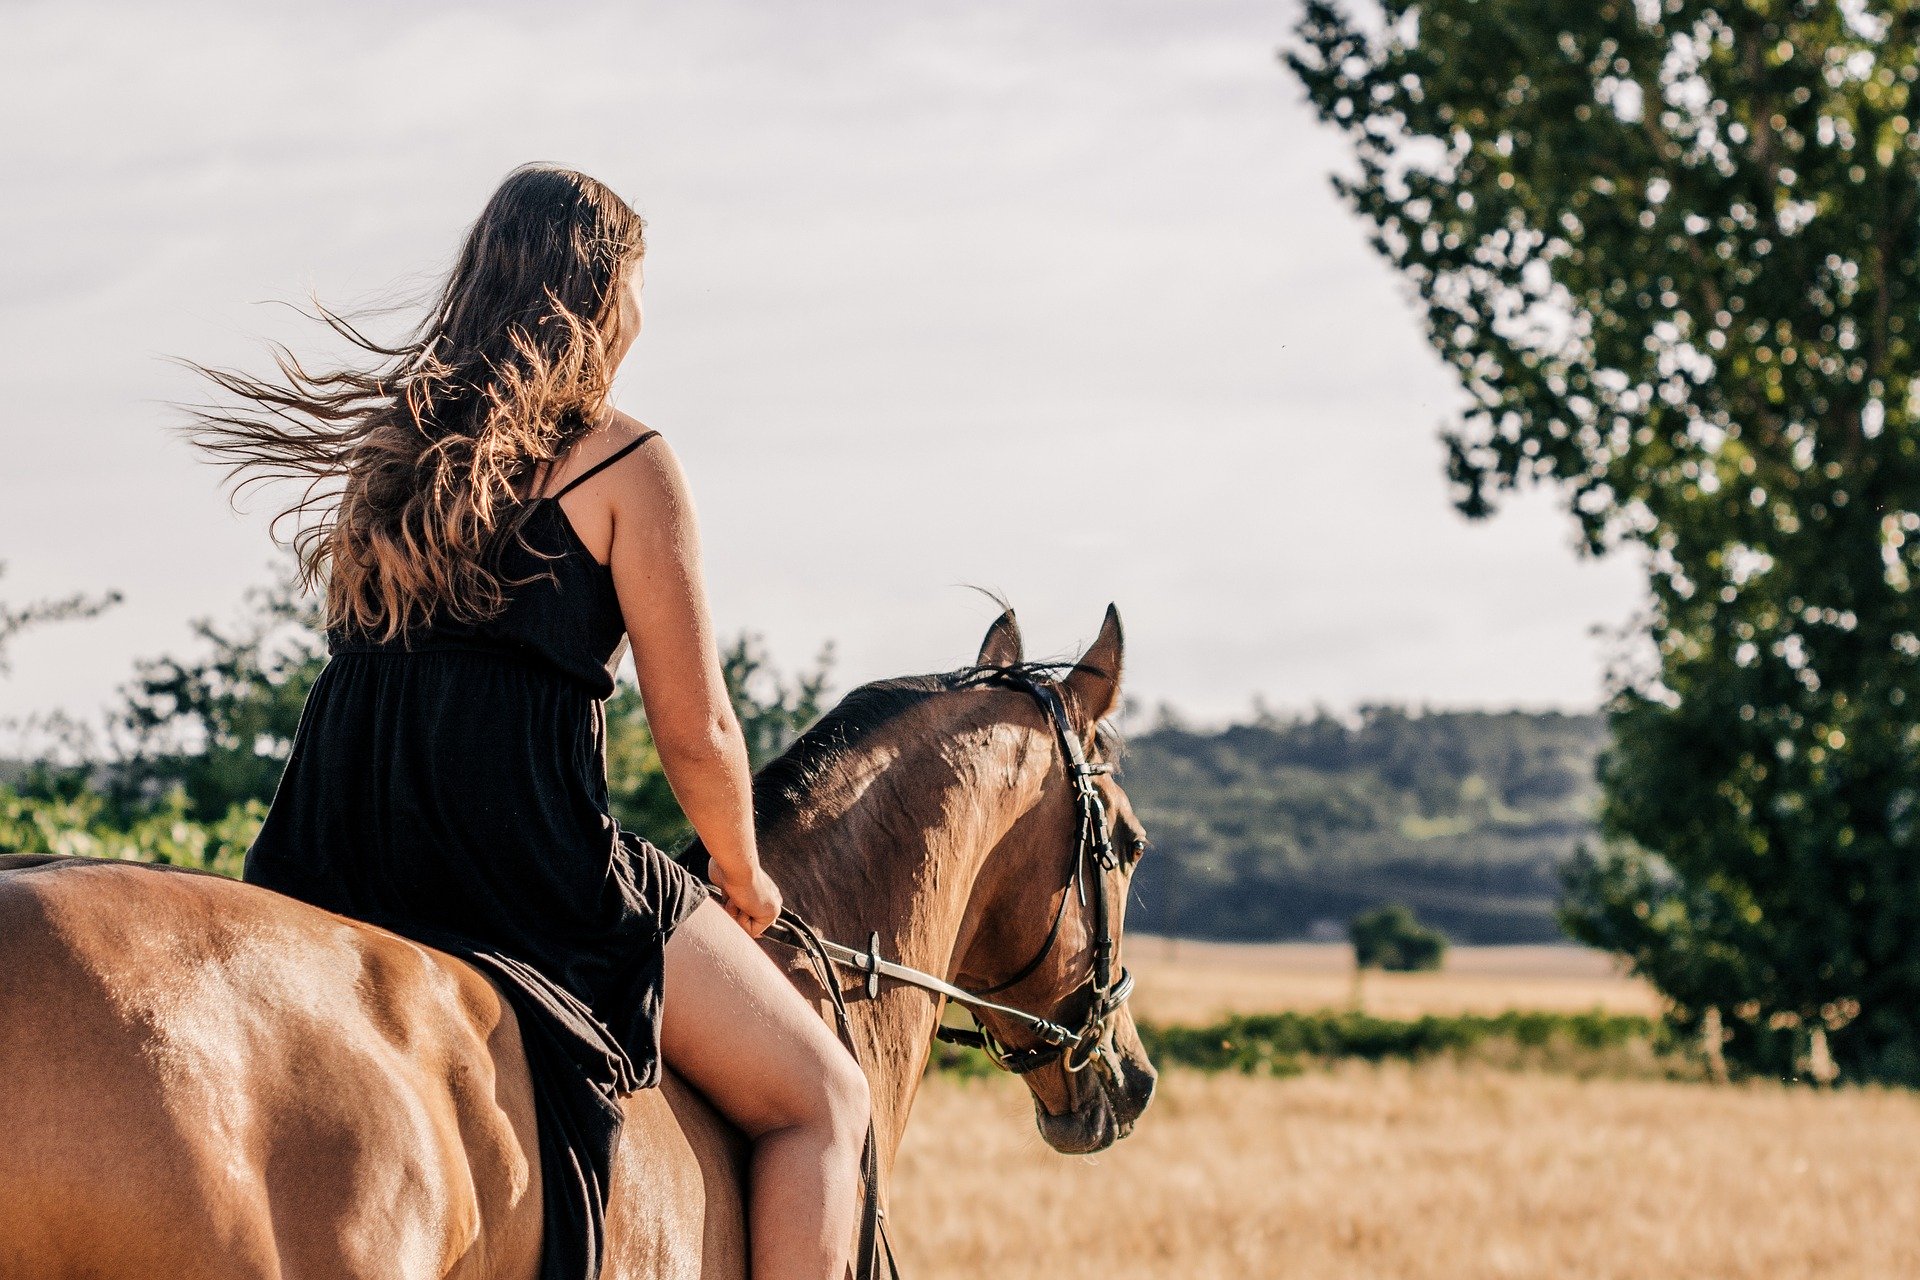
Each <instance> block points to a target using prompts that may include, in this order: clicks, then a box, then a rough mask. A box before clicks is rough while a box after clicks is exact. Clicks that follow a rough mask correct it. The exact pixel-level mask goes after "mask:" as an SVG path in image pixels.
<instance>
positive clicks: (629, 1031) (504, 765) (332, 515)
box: [195, 165, 867, 1280]
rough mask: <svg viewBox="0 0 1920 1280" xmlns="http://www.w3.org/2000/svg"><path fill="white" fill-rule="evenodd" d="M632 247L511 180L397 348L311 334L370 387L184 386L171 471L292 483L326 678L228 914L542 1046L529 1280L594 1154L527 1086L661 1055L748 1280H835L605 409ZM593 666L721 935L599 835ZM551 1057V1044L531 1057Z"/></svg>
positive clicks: (694, 723)
mask: <svg viewBox="0 0 1920 1280" xmlns="http://www.w3.org/2000/svg"><path fill="white" fill-rule="evenodd" d="M643 226H644V224H643V222H642V220H641V218H640V217H639V216H638V215H637V214H636V213H634V211H633V210H632V209H631V208H629V207H628V206H627V204H626V203H625V202H624V201H622V200H621V199H620V198H619V197H618V196H617V195H615V194H614V193H613V192H612V191H610V190H609V189H608V188H606V187H605V186H603V185H602V184H600V183H599V182H596V181H595V180H594V179H592V178H590V177H587V176H586V175H585V174H581V173H576V172H572V171H570V170H566V169H560V168H554V167H550V166H539V165H530V166H527V167H525V168H521V169H518V170H516V171H515V172H514V173H512V174H511V175H509V176H508V178H507V179H506V181H505V182H504V183H502V184H501V186H500V188H499V190H498V191H496V192H495V193H494V195H493V198H492V199H491V200H490V201H489V202H488V204H487V206H486V209H485V210H484V211H483V212H482V213H481V215H480V218H479V220H478V221H477V222H476V223H475V224H474V226H473V228H472V230H471V231H470V232H469V233H468V236H467V239H466V244H465V247H464V248H463V250H462V251H461V254H460V257H459V260H458V262H457V264H456V265H455V267H454V269H453V272H452V275H451V276H450V278H449V279H448V281H447V283H446V286H445V288H444V290H443V291H442V293H441V295H440V297H439V300H438V303H437V305H436V306H435V307H434V309H433V311H432V313H431V314H430V315H429V316H428V317H427V319H426V320H425V321H424V322H423V323H422V324H421V326H420V328H419V329H418V330H417V331H416V332H415V334H414V335H413V337H412V338H411V339H410V340H409V341H407V342H405V343H403V344H402V345H400V346H398V347H384V346H381V345H379V344H377V343H375V342H373V341H371V340H369V339H367V338H365V337H364V336H362V335H361V334H359V333H358V331H356V330H355V329H354V328H353V327H352V326H350V325H348V324H347V323H346V322H344V321H342V320H340V319H339V318H338V317H336V316H334V315H332V314H331V313H328V312H325V311H322V313H321V316H322V318H323V319H324V320H325V321H326V322H327V323H328V324H329V325H330V326H331V327H332V328H333V329H334V330H335V331H336V332H337V333H339V334H340V335H342V336H343V337H345V338H347V339H348V340H349V341H351V342H353V343H355V344H356V346H357V348H358V349H359V350H361V351H363V352H364V353H366V355H367V356H368V357H369V360H368V363H369V364H371V365H373V366H374V367H372V368H367V369H348V370H343V371H335V372H329V373H321V374H313V373H309V372H308V371H306V370H305V369H304V368H303V367H302V366H301V365H300V363H299V362H298V361H297V360H295V359H293V358H291V357H290V356H285V355H283V357H282V359H281V360H280V370H281V374H282V375H283V376H282V378H281V379H280V380H278V381H273V380H263V379H257V378H252V377H248V376H246V375H243V374H236V373H231V372H223V371H215V370H205V369H203V370H202V372H204V373H206V374H207V375H208V376H209V377H211V378H213V379H214V381H215V382H216V383H218V384H219V386H221V387H222V388H224V389H225V390H226V391H227V392H230V393H233V394H234V395H236V396H237V397H238V398H239V401H240V407H239V408H237V409H210V410H204V411H202V412H201V414H200V416H199V422H198V427H197V430H196V432H195V438H196V440H197V441H198V442H199V443H200V444H201V445H202V446H203V447H204V448H206V449H207V450H209V451H210V452H211V453H213V454H214V455H215V456H216V457H218V458H220V459H222V460H223V461H225V462H226V463H228V464H229V466H230V467H231V468H232V470H233V471H235V472H252V473H253V475H254V476H256V477H265V476H268V475H287V474H293V475H296V476H301V477H306V478H308V479H309V480H310V481H311V482H312V483H311V485H310V486H309V488H308V489H307V491H306V492H307V497H306V499H305V500H304V501H303V502H301V503H300V504H298V505H296V506H295V507H294V508H293V510H292V512H290V513H289V514H292V515H295V516H297V517H298V518H301V519H303V520H304V522H305V526H306V527H305V528H304V529H303V530H302V531H301V533H300V535H299V536H298V537H297V538H296V539H295V546H296V549H297V551H298V552H299V556H300V561H301V567H302V571H303V574H304V577H305V579H306V582H307V584H308V585H309V586H310V587H314V588H319V589H323V590H324V600H325V622H326V632H327V642H328V650H329V654H330V657H329V660H328V662H327V665H326V667H325V668H324V669H323V670H322V672H321V674H320V676H319V678H318V680H317V681H316V682H315V684H314V686H313V689H312V692H311V693H310V694H309V696H308V699H307V704H306V707H305V710H304V712H303V714H302V717H301V723H300V728H299V732H298V735H297V738H296V741H295V743H294V746H293V750H292V753H291V756H290V757H289V759H288V763H287V769H286V772H285V775H284V776H283V777H282V779H281V782H280V786H279V789H278V791H277V792H276V794H275V796H274V800H273V805H272V808H271V810H270V811H269V813H268V815H267V819H266V822H265V824H264V825H263V827H262V829H261V831H260V835H259V837H258V839H257V840H256V841H255V843H254V844H253V846H252V848H251V850H250V851H249V854H248V858H247V865H246V878H247V879H248V880H249V881H252V882H254V883H257V884H261V885H265V886H267V887H269V888H273V889H277V890H280V891H281V892H284V893H288V894H291V895H293V896H295V897H298V898H301V899H304V900H306V901H308V902H312V903H315V904H317V905H319V906H322V907H325V908H328V909H330V910H334V911H339V912H341V913H343V914H346V915H351V916H355V917H357V918H361V919H366V920H371V921H374V922H376V923H379V924H381V925H384V926H386V927H389V928H392V929H394V930H396V931H399V932H402V933H408V934H410V935H412V936H415V937H419V938H422V939H424V940H428V941H432V942H435V943H438V944H440V945H444V946H447V947H449V949H453V950H456V951H459V952H461V953H462V954H465V955H468V956H469V957H471V958H475V959H478V960H481V961H485V962H487V963H488V965H489V972H490V973H491V975H492V976H494V977H496V978H497V979H500V978H504V979H505V984H504V989H506V990H507V992H508V994H509V997H510V998H511V999H513V1000H514V1003H515V1006H516V1008H517V1009H519V1010H520V1011H521V1013H522V1015H523V1017H522V1021H523V1023H527V1022H529V1021H531V1022H535V1023H542V1025H536V1026H533V1027H532V1028H531V1031H532V1034H529V1035H527V1036H526V1039H527V1041H528V1045H529V1057H530V1061H531V1065H532V1066H533V1070H534V1077H535V1089H536V1096H537V1098H539V1099H540V1100H541V1101H542V1103H543V1105H542V1107H541V1118H542V1125H541V1128H542V1139H541V1146H542V1154H543V1164H544V1165H545V1166H546V1172H547V1174H548V1180H547V1184H546V1185H547V1189H548V1196H547V1199H548V1202H549V1208H550V1212H549V1214H548V1218H547V1223H548V1232H547V1235H548V1238H547V1243H546V1249H545V1257H546V1263H545V1266H544V1271H543V1274H546V1275H550V1276H555V1277H557V1276H559V1275H562V1274H566V1273H567V1272H568V1271H571V1273H572V1274H573V1275H576V1276H577V1275H578V1274H579V1272H580V1271H581V1270H585V1271H587V1272H588V1273H591V1272H593V1271H594V1270H596V1269H597V1265H598V1263H597V1255H598V1249H597V1243H596V1242H597V1238H598V1228H599V1225H600V1213H601V1210H602V1207H603V1200H602V1199H601V1196H600V1192H599V1190H598V1188H600V1187H603V1186H604V1185H605V1177H606V1165H607V1162H608V1159H609V1155H608V1153H609V1152H610V1151H611V1149H612V1140H613V1136H614V1131H615V1129H616V1128H617V1123H618V1121H617V1110H615V1109H614V1108H610V1107H606V1106H605V1105H604V1104H602V1106H601V1107H600V1114H599V1115H598V1116H596V1114H595V1109H594V1107H592V1106H586V1107H584V1108H582V1107H580V1106H577V1105H571V1106H570V1104H568V1103H567V1102H566V1098H567V1097H569V1096H572V1097H575V1098H577V1097H578V1088H577V1085H578V1083H579V1081H578V1080H577V1079H574V1080H568V1079H564V1078H562V1077H564V1076H566V1075H567V1074H568V1073H569V1072H571V1073H572V1074H573V1075H575V1076H578V1075H580V1074H582V1073H584V1074H586V1075H588V1076H595V1075H597V1076H599V1077H600V1078H599V1079H596V1080H593V1081H591V1083H593V1084H595V1085H596V1086H600V1087H603V1089H604V1096H611V1093H612V1091H613V1089H614V1088H615V1087H633V1086H635V1085H650V1084H654V1083H656V1082H657V1080H658V1078H659V1063H660V1060H661V1057H662V1056H663V1055H664V1058H665V1061H666V1063H667V1065H668V1066H670V1067H671V1068H672V1069H673V1070H674V1072H675V1073H676V1074H678V1075H679V1076H680V1077H682V1078H683V1079H685V1080H686V1081H687V1082H688V1083H690V1084H692V1085H693V1086H695V1087H696V1088H698V1089H700V1090H701V1091H702V1092H703V1093H705V1095H706V1096H707V1097H708V1098H709V1099H711V1100H712V1102H713V1103H714V1104H715V1105H716V1106H717V1107H718V1108H719V1109H720V1110H721V1111H722V1112H723V1113H725V1114H726V1115H727V1116H728V1117H730V1118H731V1119H732V1120H733V1121H734V1123H735V1124H737V1125H738V1126H739V1127H740V1128H741V1129H743V1130H744V1131H745V1132H746V1133H747V1134H748V1135H749V1136H750V1137H751V1138H752V1140H753V1155H752V1163H751V1184H750V1188H749V1195H750V1200H749V1218H748V1226H749V1232H750V1239H751V1244H752V1267H753V1274H754V1275H755V1276H756V1277H757V1278H758V1280H775V1278H778V1277H806V1278H807V1280H819V1278H820V1277H833V1278H834V1280H838V1277H839V1276H841V1275H842V1273H843V1272H844V1270H845V1267H846V1264H847V1255H848V1252H849V1250H850V1247H851V1237H852V1230H853V1224H854V1218H855V1214H856V1211H857V1203H856V1201H857V1197H858V1172H859V1157H860V1150H861V1143H862V1141H863V1140H864V1138H865V1135H866V1124H867V1095H866V1081H865V1078H864V1077H863V1076H862V1075H861V1073H860V1071H859V1068H858V1066H857V1065H856V1064H855V1063H854V1062H853V1060H852V1058H851V1057H850V1055H848V1054H847V1052H846V1051H845V1050H844V1049H843V1048H842V1047H841V1046H840V1044H839V1042H838V1041H837V1040H836V1039H835V1038H834V1036H833V1034H832V1033H831V1032H830V1031H829V1030H828V1028H827V1026H826V1024H825V1023H824V1022H823V1021H822V1020H821V1019H820V1018H819V1017H818V1016H817V1015H816V1014H815V1012H814V1011H813V1010H812V1009H811V1008H810V1007H809V1006H808V1005H807V1003H806V1002H805V1001H804V1000H803V999H802V998H801V997H800V995H799V993H798V992H797V991H796V990H795V989H794V988H793V987H792V986H791V985H790V984H789V983H788V982H787V981H786V979H785V978H784V977H783V976H782V975H781V973H780V971H779V970H778V969H777V968H776V966H775V965H774V964H773V962H772V961H771V960H769V959H768V957H767V956H766V955H765V954H764V953H763V952H762V951H761V950H760V948H759V946H758V945H757V944H756V943H755V942H754V941H753V937H754V936H757V935H758V934H759V933H760V932H761V931H762V930H764V929H765V928H766V927H767V925H768V924H769V923H771V922H772V920H773V919H774V917H775V915H776V914H777V913H778V912H779V909H780V893H779V890H778V889H777V888H776V887H775V886H774V884H773V882H772V881H771V880H770V879H769V878H768V877H767V874H766V872H765V871H763V870H762V869H761V866H760V862H759V858H758V856H757V853H756V850H755V846H754V830H753V821H752V818H753V814H752V804H751V796H750V791H749V782H750V779H749V774H748V765H747V752H746V747H745V743H744V742H743V740H742V737H741V733H740V727H739V724H738V722H737V721H736V720H735V718H734V715H733V711H732V708H731V706H730V704H729V701H728V695H727V690H726V687H725V684H724V682H723V680H722V677H721V671H720V666H719V661H718V657H717V653H716V648H715V644H714V638H713V634H712V629H711V625H710V622H709V619H708V611H707V602H706V591H705V587H704V585H703V581H702V575H701V566H700V555H699V547H698V539H697V536H696V531H695V526H694V518H693V509H692V505H691V503H690V501H689V498H688V494H687V487H686V483H685V480H684V478H683V477H682V474H681V471H680V468H679V466H678V464H677V463H676V462H675V460H674V456H673V454H672V452H671V451H670V450H669V449H668V447H667V442H666V440H665V439H663V438H662V437H661V436H660V435H659V433H658V432H655V431H652V430H648V429H647V428H645V427H643V426H642V425H641V424H640V423H638V422H636V421H634V420H633V419H632V418H630V417H628V416H627V415H626V414H623V413H621V412H619V411H618V410H616V409H614V408H613V407H612V405H611V404H610V403H609V402H608V394H609V390H610V385H611V382H612V379H613V374H614V371H615V369H616V368H617V367H618V366H619V364H620V362H621V360H622V358H623V357H624V356H625V355H626V353H627V351H628V350H629V349H630V348H631V347H632V345H633V341H634V338H635V337H636V336H637V335H638V334H639V332H640V324H641V308H640V286H641V257H642V254H643V252H644V247H645V246H644V241H643V235H642V232H643ZM625 642H631V645H632V650H633V659H634V669H635V671H636V672H637V674H638V677H639V684H640V691H641V695H642V697H643V699H644V701H645V704H646V709H647V720H648V724H649V726H650V728H651V730H652V734H653V738H654V741H655V743H656V744H657V747H658V750H659V754H660V761H661V764H662V766H663V767H664V768H665V771H666V775H667V779H668V781H669V783H670V784H671V785H672V788H673V791H674V794H675V795H676V796H677V797H678V798H679V801H680V804H681V807H682V808H683V809H684V810H685V812H686V815H687V817H688V819H689V820H690V821H691V822H692V824H693V826H694V828H695V830H696V831H698V833H699V835H700V837H701V840H702V842H703V844H704V845H705V847H706V848H707V850H708V851H709V853H710V855H711V865H710V867H709V871H710V874H711V875H712V876H713V879H714V882H715V884H716V885H717V886H718V887H719V888H720V889H721V890H722V891H723V893H724V898H725V905H724V908H723V907H722V905H721V904H720V903H719V902H716V901H713V900H712V899H711V898H710V897H709V895H708V894H707V893H706V892H705V889H704V886H702V885H701V884H700V883H699V882H698V881H697V880H696V879H695V878H694V877H693V876H692V875H691V874H690V873H689V872H688V871H687V870H686V869H685V868H683V867H681V866H679V865H678V864H677V863H675V862H673V861H672V860H671V859H669V858H668V857H667V856H666V855H665V854H664V853H663V852H661V851H660V850H659V849H657V848H655V847H654V846H653V845H651V844H649V843H647V842H646V841H645V840H643V839H641V838H639V837H638V836H636V835H634V834H632V833H630V832H626V831H623V830H621V829H620V827H619V825H618V824H617V823H616V822H615V821H614V820H613V818H612V817H611V816H609V814H608V810H607V789H606V760H605V722H604V718H603V716H604V700H605V699H606V697H607V696H608V695H609V694H611V692H612V691H613V679H612V674H611V672H612V670H613V667H614V665H615V664H616V663H617V662H618V659H619V650H620V648H621V646H622V645H623V644H624V643H625ZM528 966H531V967H532V969H533V970H534V971H535V972H534V974H533V975H527V974H526V969H527V967H528ZM516 982H518V983H519V984H520V986H519V987H516V986H515V983H516ZM555 988H557V990H555ZM582 1005H584V1009H583V1008H582V1007H581V1006H582ZM549 1013H551V1014H552V1015H553V1016H552V1017H550V1018H549V1017H547V1015H548V1014H549ZM543 1020H544V1022H543ZM603 1027H604V1033H603ZM569 1035H571V1036H573V1037H574V1038H575V1039H576V1040H579V1041H583V1043H572V1044H569V1045H568V1046H566V1047H565V1048H564V1049H563V1051H561V1052H559V1053H553V1052H542V1047H543V1046H546V1045H547V1044H548V1043H549V1042H550V1041H551V1040H553V1039H554V1038H556V1037H557V1038H559V1039H561V1040H564V1039H566V1038H567V1037H568V1036H569ZM607 1038H610V1039H611V1041H612V1042H613V1043H612V1044H611V1045H609V1044H606V1043H604V1041H605V1040H606V1039H607ZM596 1040H599V1041H600V1043H595V1042H596ZM596 1050H598V1051H599V1056H596ZM622 1054H624V1060H622ZM629 1066H630V1067H631V1070H629ZM569 1088H572V1090H573V1092H572V1094H571V1095H569V1093H568V1090H569ZM562 1138H564V1139H565V1142H564V1143H563V1142H562V1141H561V1139H562ZM550 1139H551V1140H550ZM569 1162H571V1163H572V1164H573V1165H574V1166H579V1165H581V1164H582V1163H584V1166H585V1167H573V1168H568V1167H566V1166H567V1165H568V1163H569ZM563 1183H564V1184H565V1185H562V1184H563ZM582 1185H584V1186H585V1187H586V1192H585V1194H584V1197H583V1196H582V1195H581V1194H579V1191H580V1187H581V1186H582ZM568 1193H572V1199H573V1205H574V1208H573V1212H572V1213H571V1215H569V1214H568V1213H566V1212H561V1213H559V1214H558V1215H557V1216H556V1213H555V1212H554V1211H552V1210H553V1206H554V1205H555V1204H556V1203H562V1202H565V1201H566V1198H567V1194H568ZM583 1199H584V1201H585V1203H584V1204H582V1203H580V1202H581V1201H582V1200H583ZM568 1234H572V1235H584V1236H585V1237H586V1238H585V1239H583V1240H565V1239H556V1238H555V1237H556V1235H568Z"/></svg>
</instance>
